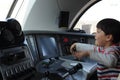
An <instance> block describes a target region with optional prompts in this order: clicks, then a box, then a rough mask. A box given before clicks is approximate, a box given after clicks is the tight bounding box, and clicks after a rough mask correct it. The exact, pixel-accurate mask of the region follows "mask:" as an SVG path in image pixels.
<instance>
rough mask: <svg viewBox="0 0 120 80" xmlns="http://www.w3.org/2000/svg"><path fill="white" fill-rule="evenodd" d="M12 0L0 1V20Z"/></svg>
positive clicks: (4, 15)
mask: <svg viewBox="0 0 120 80" xmlns="http://www.w3.org/2000/svg"><path fill="white" fill-rule="evenodd" d="M13 1H14V0H2V1H1V2H0V20H1V21H3V20H5V19H6V17H7V15H8V13H9V10H10V8H11V6H12V4H13Z"/></svg>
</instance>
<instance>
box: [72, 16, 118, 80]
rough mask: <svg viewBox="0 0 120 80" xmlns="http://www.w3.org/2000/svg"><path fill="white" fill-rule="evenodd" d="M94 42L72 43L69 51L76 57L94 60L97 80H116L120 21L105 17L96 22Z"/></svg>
mask: <svg viewBox="0 0 120 80" xmlns="http://www.w3.org/2000/svg"><path fill="white" fill-rule="evenodd" d="M95 40H96V41H95V44H96V45H89V44H83V43H74V44H72V46H71V47H70V52H71V53H72V54H73V55H74V56H75V57H76V58H78V59H80V58H82V57H85V56H88V57H90V59H93V60H96V61H97V62H98V65H97V77H98V80H117V77H118V75H119V73H120V46H119V42H120V22H119V21H117V20H115V19H111V18H106V19H103V20H101V21H99V22H98V24H97V32H96V34H95Z"/></svg>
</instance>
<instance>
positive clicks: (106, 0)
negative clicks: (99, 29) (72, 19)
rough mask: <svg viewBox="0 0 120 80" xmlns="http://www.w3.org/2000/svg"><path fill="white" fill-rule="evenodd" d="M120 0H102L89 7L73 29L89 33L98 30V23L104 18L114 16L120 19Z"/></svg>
mask: <svg viewBox="0 0 120 80" xmlns="http://www.w3.org/2000/svg"><path fill="white" fill-rule="evenodd" d="M119 8H120V2H119V0H102V1H99V2H98V3H96V4H95V5H93V6H92V7H91V8H89V9H88V10H87V11H86V12H85V13H84V14H83V15H82V16H81V18H80V19H79V21H78V22H77V24H76V25H75V27H74V28H73V29H75V30H76V29H81V30H84V31H85V32H86V33H87V34H94V33H95V32H96V24H97V22H98V21H100V20H101V19H103V18H114V19H117V20H119V21H120V11H119Z"/></svg>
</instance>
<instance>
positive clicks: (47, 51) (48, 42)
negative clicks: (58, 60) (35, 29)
mask: <svg viewBox="0 0 120 80" xmlns="http://www.w3.org/2000/svg"><path fill="white" fill-rule="evenodd" d="M37 45H38V51H39V54H40V58H41V59H49V58H55V57H59V56H60V53H59V49H58V45H57V42H56V39H55V37H53V36H42V35H38V36H37Z"/></svg>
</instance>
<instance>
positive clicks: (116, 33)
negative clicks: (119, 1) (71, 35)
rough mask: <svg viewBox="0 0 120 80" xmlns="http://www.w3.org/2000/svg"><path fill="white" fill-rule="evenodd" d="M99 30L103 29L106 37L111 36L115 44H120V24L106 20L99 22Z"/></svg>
mask: <svg viewBox="0 0 120 80" xmlns="http://www.w3.org/2000/svg"><path fill="white" fill-rule="evenodd" d="M97 28H98V29H101V30H102V31H103V32H104V33H105V34H106V35H108V34H111V35H112V36H113V41H112V42H113V43H118V42H120V22H119V21H117V20H115V19H111V18H106V19H103V20H101V21H99V22H98V24H97Z"/></svg>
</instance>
